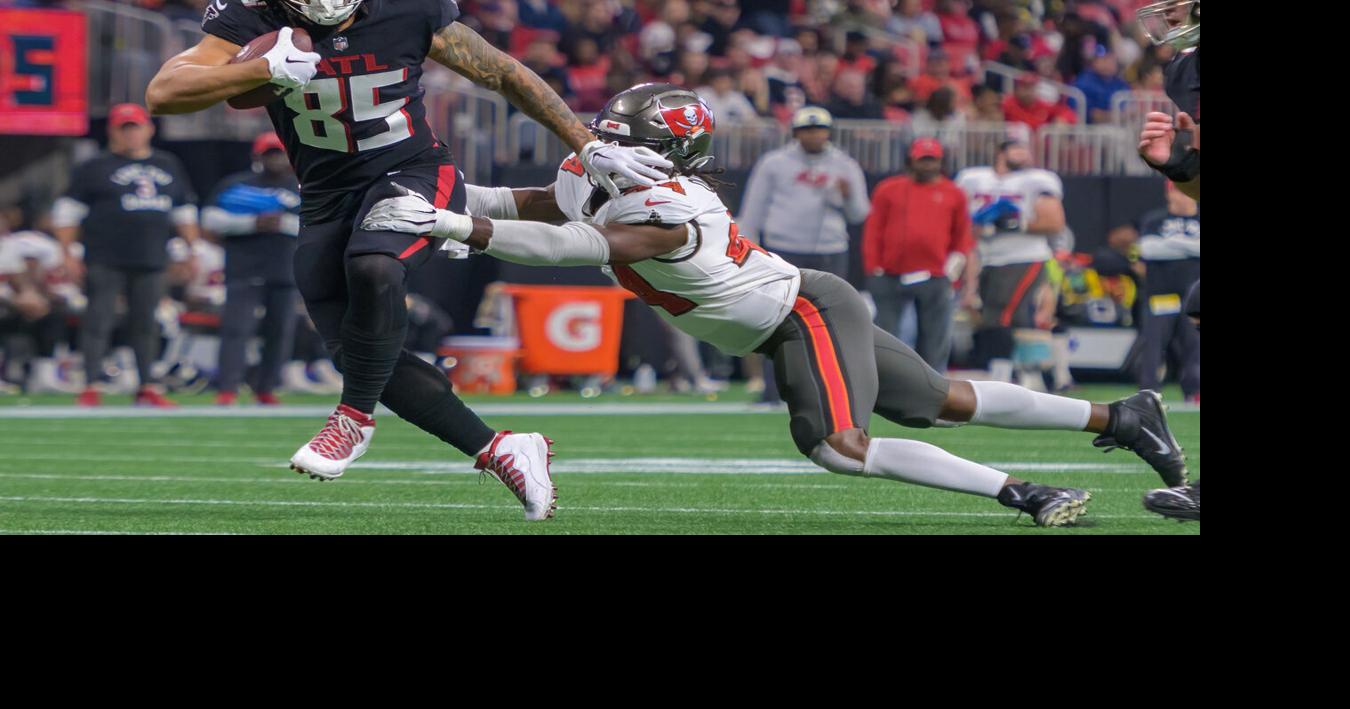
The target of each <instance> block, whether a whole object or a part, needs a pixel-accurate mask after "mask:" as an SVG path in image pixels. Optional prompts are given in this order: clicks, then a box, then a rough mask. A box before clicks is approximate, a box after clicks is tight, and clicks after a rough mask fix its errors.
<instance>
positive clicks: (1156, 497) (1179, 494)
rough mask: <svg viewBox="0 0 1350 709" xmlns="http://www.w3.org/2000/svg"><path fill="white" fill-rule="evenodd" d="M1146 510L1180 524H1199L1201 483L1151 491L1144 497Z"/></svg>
mask: <svg viewBox="0 0 1350 709" xmlns="http://www.w3.org/2000/svg"><path fill="white" fill-rule="evenodd" d="M1144 509H1146V510H1148V511H1149V512H1156V513H1158V514H1160V515H1162V516H1164V517H1166V518H1168V519H1174V520H1177V521H1178V522H1199V521H1200V483H1199V482H1197V483H1195V484H1194V485H1186V486H1183V487H1169V488H1163V489H1162V490H1150V491H1149V492H1148V494H1146V495H1144Z"/></svg>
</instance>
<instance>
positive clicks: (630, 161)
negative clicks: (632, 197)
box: [577, 140, 675, 197]
mask: <svg viewBox="0 0 1350 709" xmlns="http://www.w3.org/2000/svg"><path fill="white" fill-rule="evenodd" d="M577 158H578V159H579V160H581V166H582V167H584V168H586V172H587V173H589V174H590V176H591V179H592V180H595V184H597V185H599V186H600V187H601V188H602V189H604V190H605V191H606V192H608V193H609V194H610V195H611V196H613V197H618V196H619V186H618V185H617V184H615V181H614V177H615V176H617V177H619V178H620V179H622V180H624V181H626V182H628V183H629V184H632V185H642V186H644V187H651V186H652V185H655V184H656V183H657V182H658V181H662V180H669V179H670V173H668V172H663V170H670V169H671V168H673V167H675V163H672V162H671V161H669V160H667V159H665V158H663V157H661V156H660V155H659V154H657V152H656V151H655V150H652V149H651V148H642V147H639V148H626V147H623V146H621V145H619V144H618V143H604V142H601V141H599V140H592V141H591V142H589V143H587V144H586V145H584V146H582V148H581V152H580V153H578V154H577Z"/></svg>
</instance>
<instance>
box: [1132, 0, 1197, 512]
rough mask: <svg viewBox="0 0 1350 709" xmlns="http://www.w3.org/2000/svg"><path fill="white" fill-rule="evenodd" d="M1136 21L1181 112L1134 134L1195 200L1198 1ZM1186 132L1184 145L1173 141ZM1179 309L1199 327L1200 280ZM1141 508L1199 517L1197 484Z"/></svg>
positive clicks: (1142, 149)
mask: <svg viewBox="0 0 1350 709" xmlns="http://www.w3.org/2000/svg"><path fill="white" fill-rule="evenodd" d="M1137 15H1138V18H1139V24H1140V25H1141V26H1142V27H1143V28H1144V32H1146V33H1147V34H1148V36H1149V39H1151V40H1153V43H1154V44H1164V43H1166V44H1170V45H1172V46H1173V47H1176V48H1177V50H1178V52H1177V56H1176V57H1175V58H1174V59H1172V61H1171V63H1169V64H1168V65H1167V67H1166V69H1164V70H1163V74H1164V76H1165V77H1166V89H1167V96H1168V98H1170V99H1172V102H1173V103H1175V104H1176V105H1177V107H1178V108H1179V109H1181V112H1180V113H1179V114H1177V118H1176V121H1175V123H1174V122H1173V120H1172V117H1171V116H1169V115H1167V114H1166V113H1158V112H1154V113H1150V114H1148V116H1147V117H1146V119H1145V122H1144V130H1143V132H1141V133H1140V134H1139V154H1140V155H1141V156H1143V158H1144V161H1145V162H1147V163H1148V164H1149V165H1151V166H1152V167H1153V169H1155V170H1157V171H1158V172H1161V173H1162V174H1163V175H1165V176H1166V177H1167V179H1169V180H1171V181H1172V182H1174V183H1176V186H1177V189H1179V190H1181V192H1182V193H1184V194H1186V195H1187V196H1189V197H1191V198H1193V199H1195V200H1196V201H1197V202H1198V201H1200V0H1163V2H1155V3H1153V4H1152V5H1148V6H1145V7H1142V8H1140V9H1139V12H1138V13H1137ZM1179 131H1185V132H1189V133H1190V136H1191V140H1190V144H1189V145H1187V144H1185V143H1184V141H1182V140H1178V137H1177V134H1178V132H1179ZM1185 312H1186V314H1187V315H1188V316H1190V317H1191V319H1193V320H1194V321H1195V324H1196V329H1197V331H1198V329H1199V325H1200V281H1196V282H1195V285H1194V286H1192V287H1191V290H1190V293H1189V294H1188V295H1187V296H1186V303H1185ZM1144 507H1146V508H1148V509H1149V510H1152V511H1153V512H1157V513H1158V514H1160V515H1162V516H1164V517H1168V518H1171V519H1177V520H1195V521H1197V522H1198V521H1200V482H1199V481H1198V480H1197V481H1196V483H1195V484H1194V485H1183V486H1181V487H1171V488H1163V489H1160V490H1153V491H1150V492H1149V493H1148V494H1147V495H1145V496H1144Z"/></svg>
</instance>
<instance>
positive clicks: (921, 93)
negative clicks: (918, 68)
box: [911, 49, 970, 106]
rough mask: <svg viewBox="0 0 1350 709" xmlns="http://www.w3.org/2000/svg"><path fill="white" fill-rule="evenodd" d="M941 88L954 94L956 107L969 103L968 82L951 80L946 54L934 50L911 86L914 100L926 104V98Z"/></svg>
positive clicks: (950, 70) (949, 62)
mask: <svg viewBox="0 0 1350 709" xmlns="http://www.w3.org/2000/svg"><path fill="white" fill-rule="evenodd" d="M943 86H947V87H950V88H951V90H952V91H955V92H956V97H957V105H959V106H965V105H967V104H969V103H970V82H968V81H962V80H960V79H955V78H953V77H952V63H951V60H950V58H949V57H948V55H947V52H946V51H944V50H941V49H935V50H933V51H932V52H931V53H929V55H928V62H927V63H926V64H925V65H924V73H923V74H922V75H920V76H919V77H918V78H917V79H915V80H914V84H913V86H911V88H913V89H914V100H915V101H917V102H919V103H927V102H928V97H929V96H931V95H932V93H933V92H934V91H937V90H938V89H939V88H941V87H943Z"/></svg>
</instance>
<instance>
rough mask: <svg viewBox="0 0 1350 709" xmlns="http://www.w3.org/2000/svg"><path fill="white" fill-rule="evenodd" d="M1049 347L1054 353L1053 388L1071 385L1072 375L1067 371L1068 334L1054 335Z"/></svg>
mask: <svg viewBox="0 0 1350 709" xmlns="http://www.w3.org/2000/svg"><path fill="white" fill-rule="evenodd" d="M1051 348H1052V349H1053V350H1054V353H1055V388H1056V389H1063V388H1064V387H1067V386H1071V385H1072V384H1073V375H1072V374H1070V373H1069V336H1068V335H1055V339H1054V340H1052V341H1051Z"/></svg>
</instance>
